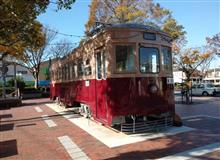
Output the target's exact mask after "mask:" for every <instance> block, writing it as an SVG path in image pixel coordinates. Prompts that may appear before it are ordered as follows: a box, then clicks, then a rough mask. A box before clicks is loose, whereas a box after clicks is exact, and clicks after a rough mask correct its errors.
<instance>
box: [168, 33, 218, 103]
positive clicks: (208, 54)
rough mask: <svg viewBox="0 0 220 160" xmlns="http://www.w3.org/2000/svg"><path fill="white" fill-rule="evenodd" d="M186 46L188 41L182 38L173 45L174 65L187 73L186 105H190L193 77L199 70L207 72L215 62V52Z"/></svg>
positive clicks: (205, 48)
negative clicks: (213, 61) (212, 62)
mask: <svg viewBox="0 0 220 160" xmlns="http://www.w3.org/2000/svg"><path fill="white" fill-rule="evenodd" d="M185 44H186V40H185V38H184V37H182V38H180V39H178V40H177V41H176V42H175V43H173V49H172V50H173V53H174V55H173V58H174V64H175V65H176V66H177V68H178V70H180V71H182V72H183V73H185V77H186V78H185V80H184V81H185V86H186V103H187V104H189V103H190V99H189V91H190V89H191V87H192V82H191V78H192V75H193V74H194V73H195V72H196V71H198V70H200V71H201V72H202V71H205V69H206V68H207V67H208V66H209V65H210V63H211V61H212V60H213V55H214V52H213V50H210V48H208V47H200V48H184V46H185ZM202 74H203V73H202ZM201 76H202V75H201Z"/></svg>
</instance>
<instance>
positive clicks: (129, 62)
mask: <svg viewBox="0 0 220 160" xmlns="http://www.w3.org/2000/svg"><path fill="white" fill-rule="evenodd" d="M115 50H116V71H117V72H132V71H134V47H133V46H132V45H123V46H119V45H117V46H116V49H115Z"/></svg>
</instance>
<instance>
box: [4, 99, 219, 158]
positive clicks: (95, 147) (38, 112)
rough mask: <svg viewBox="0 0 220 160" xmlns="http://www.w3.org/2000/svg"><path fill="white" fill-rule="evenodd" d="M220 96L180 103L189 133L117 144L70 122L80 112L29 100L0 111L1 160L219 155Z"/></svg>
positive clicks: (180, 111) (179, 108)
mask: <svg viewBox="0 0 220 160" xmlns="http://www.w3.org/2000/svg"><path fill="white" fill-rule="evenodd" d="M218 98H219V97H218ZM218 98H217V97H216V98H214V99H207V100H205V101H204V103H202V104H196V105H192V106H184V105H177V106H176V110H177V112H179V114H180V115H182V116H184V117H185V118H184V125H185V126H187V127H190V128H193V129H194V130H192V131H190V132H184V133H179V134H175V135H170V136H164V137H158V138H155V139H150V140H146V141H141V142H137V143H132V144H127V145H122V146H119V147H113V148H109V147H108V146H106V145H105V144H103V143H102V142H100V141H99V140H97V139H96V138H94V137H93V136H91V135H90V134H88V133H87V132H85V131H84V130H82V129H81V128H80V127H78V126H77V125H75V124H73V123H71V122H70V120H69V119H70V118H77V116H78V115H75V114H73V113H72V112H71V111H69V112H65V114H66V115H68V116H66V118H65V117H64V116H63V115H60V114H58V113H57V112H55V111H54V110H52V109H51V108H49V107H47V106H46V105H45V103H49V102H50V101H49V100H48V99H37V100H26V101H24V106H22V107H16V108H7V109H2V110H0V159H4V160H13V159H19V160H20V159H21V160H35V159H36V160H56V159H57V160H58V159H59V160H65V159H67V160H68V159H74V160H77V159H106V160H107V159H108V160H110V159H125V160H127V159H134V160H137V159H139V160H142V159H177V158H180V159H195V158H197V159H220V119H218V117H220V116H219V115H220V112H219V108H220V103H219V102H220V101H219V100H220V98H219V99H218ZM212 110H214V111H212ZM195 115H197V116H195ZM194 116H195V117H194ZM68 117H69V118H68Z"/></svg>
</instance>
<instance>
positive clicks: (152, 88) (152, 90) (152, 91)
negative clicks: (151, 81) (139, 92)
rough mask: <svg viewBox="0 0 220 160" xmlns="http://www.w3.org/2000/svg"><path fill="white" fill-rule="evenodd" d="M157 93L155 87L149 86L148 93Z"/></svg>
mask: <svg viewBox="0 0 220 160" xmlns="http://www.w3.org/2000/svg"><path fill="white" fill-rule="evenodd" d="M157 91H158V88H157V86H156V85H151V86H150V92H151V93H156V92H157Z"/></svg>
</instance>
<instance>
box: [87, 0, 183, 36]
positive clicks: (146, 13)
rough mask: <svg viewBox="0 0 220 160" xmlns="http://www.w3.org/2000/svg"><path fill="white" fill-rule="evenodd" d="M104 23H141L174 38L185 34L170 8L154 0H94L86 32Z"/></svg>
mask: <svg viewBox="0 0 220 160" xmlns="http://www.w3.org/2000/svg"><path fill="white" fill-rule="evenodd" d="M97 21H98V22H102V23H113V24H117V23H139V24H147V25H151V26H155V27H158V28H160V29H162V30H164V31H165V32H167V33H169V34H170V35H171V36H172V38H173V39H177V38H178V37H179V36H182V35H184V34H185V32H184V31H183V26H181V25H179V24H178V23H177V21H176V20H175V19H174V18H173V17H172V14H171V12H170V11H169V10H167V9H165V8H163V7H161V6H160V4H158V3H154V2H153V0H138V1H137V0H114V1H100V0H92V3H91V5H90V15H89V20H88V22H87V23H86V25H85V26H86V33H88V32H89V31H90V30H92V29H93V28H94V27H95V22H97Z"/></svg>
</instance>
